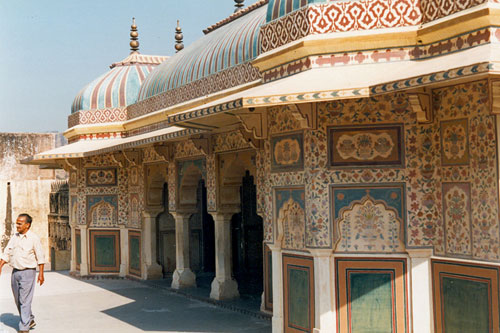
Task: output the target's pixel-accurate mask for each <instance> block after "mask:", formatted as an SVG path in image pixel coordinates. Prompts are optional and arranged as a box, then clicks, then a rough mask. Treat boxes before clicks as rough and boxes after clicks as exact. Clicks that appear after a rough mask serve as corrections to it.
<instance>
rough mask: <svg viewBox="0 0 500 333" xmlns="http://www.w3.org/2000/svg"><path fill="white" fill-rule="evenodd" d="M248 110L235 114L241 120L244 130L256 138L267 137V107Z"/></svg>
mask: <svg viewBox="0 0 500 333" xmlns="http://www.w3.org/2000/svg"><path fill="white" fill-rule="evenodd" d="M248 110H249V111H248V112H238V113H235V116H236V117H237V118H238V119H239V120H240V121H241V123H242V124H243V127H244V128H245V130H246V131H247V132H249V133H251V134H253V136H254V138H256V139H267V109H265V108H261V109H253V108H250V109H248Z"/></svg>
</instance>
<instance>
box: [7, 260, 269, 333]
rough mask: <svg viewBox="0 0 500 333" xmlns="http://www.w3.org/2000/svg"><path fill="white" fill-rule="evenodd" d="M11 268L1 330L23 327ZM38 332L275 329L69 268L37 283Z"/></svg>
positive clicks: (250, 332) (255, 332)
mask: <svg viewBox="0 0 500 333" xmlns="http://www.w3.org/2000/svg"><path fill="white" fill-rule="evenodd" d="M10 273H11V271H10V267H7V266H4V269H3V272H2V275H1V276H0V333H7V332H9V333H11V332H17V324H18V320H19V317H18V313H17V309H16V307H15V304H14V301H13V298H12V293H11V289H10ZM33 312H34V314H35V320H36V322H37V326H36V328H35V329H34V330H32V331H31V332H32V333H58V332H71V333H73V332H82V333H83V332H85V333H94V332H95V333H101V332H102V333H106V332H110V333H113V332H120V333H128V332H131V333H134V332H183V333H188V332H193V333H195V332H196V333H216V332H243V333H267V332H271V322H270V321H269V320H263V319H258V318H255V317H252V316H248V315H245V314H241V313H238V312H234V311H230V310H227V309H223V308H220V307H218V306H215V305H213V304H208V303H205V302H202V301H199V300H196V299H193V298H188V297H184V296H182V295H179V294H176V293H172V292H170V291H168V290H166V289H163V288H158V287H152V286H150V285H148V284H146V283H142V282H137V281H131V280H122V279H100V280H78V279H74V278H72V277H70V276H69V275H68V274H67V272H62V273H61V272H46V276H45V284H44V285H43V286H41V287H40V286H39V285H38V284H37V286H36V291H35V299H34V302H33Z"/></svg>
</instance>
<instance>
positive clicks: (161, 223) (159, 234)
mask: <svg viewBox="0 0 500 333" xmlns="http://www.w3.org/2000/svg"><path fill="white" fill-rule="evenodd" d="M162 204H163V212H161V213H160V214H158V216H157V217H156V244H157V246H156V258H158V264H159V265H160V266H161V267H162V273H163V277H171V276H172V274H173V273H174V271H175V246H176V245H175V220H174V217H173V216H172V215H171V214H170V213H169V211H168V184H167V183H164V185H163V190H162Z"/></svg>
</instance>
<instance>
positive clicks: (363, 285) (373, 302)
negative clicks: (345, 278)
mask: <svg viewBox="0 0 500 333" xmlns="http://www.w3.org/2000/svg"><path fill="white" fill-rule="evenodd" d="M349 279H350V285H351V290H350V301H351V316H350V317H351V327H352V332H353V333H358V332H366V333H368V332H370V333H373V332H378V333H382V332H384V333H385V332H392V331H393V328H392V311H393V309H392V296H391V275H390V274H386V273H351V274H350V275H349Z"/></svg>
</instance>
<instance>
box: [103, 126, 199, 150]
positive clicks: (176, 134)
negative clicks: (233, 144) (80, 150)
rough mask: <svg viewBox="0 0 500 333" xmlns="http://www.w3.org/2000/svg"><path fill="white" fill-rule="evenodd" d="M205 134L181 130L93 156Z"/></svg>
mask: <svg viewBox="0 0 500 333" xmlns="http://www.w3.org/2000/svg"><path fill="white" fill-rule="evenodd" d="M203 132H204V131H202V130H199V129H194V128H187V129H184V130H180V131H178V132H173V133H166V134H161V135H157V136H153V137H150V138H145V139H139V140H137V141H131V142H127V143H122V144H119V145H116V146H112V147H107V148H103V149H99V150H95V151H93V153H94V152H95V154H93V155H99V154H105V153H109V152H112V151H117V150H125V149H131V148H135V147H139V146H144V145H148V144H152V143H157V142H164V141H168V140H174V139H178V138H183V137H186V136H190V135H193V134H200V133H203Z"/></svg>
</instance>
